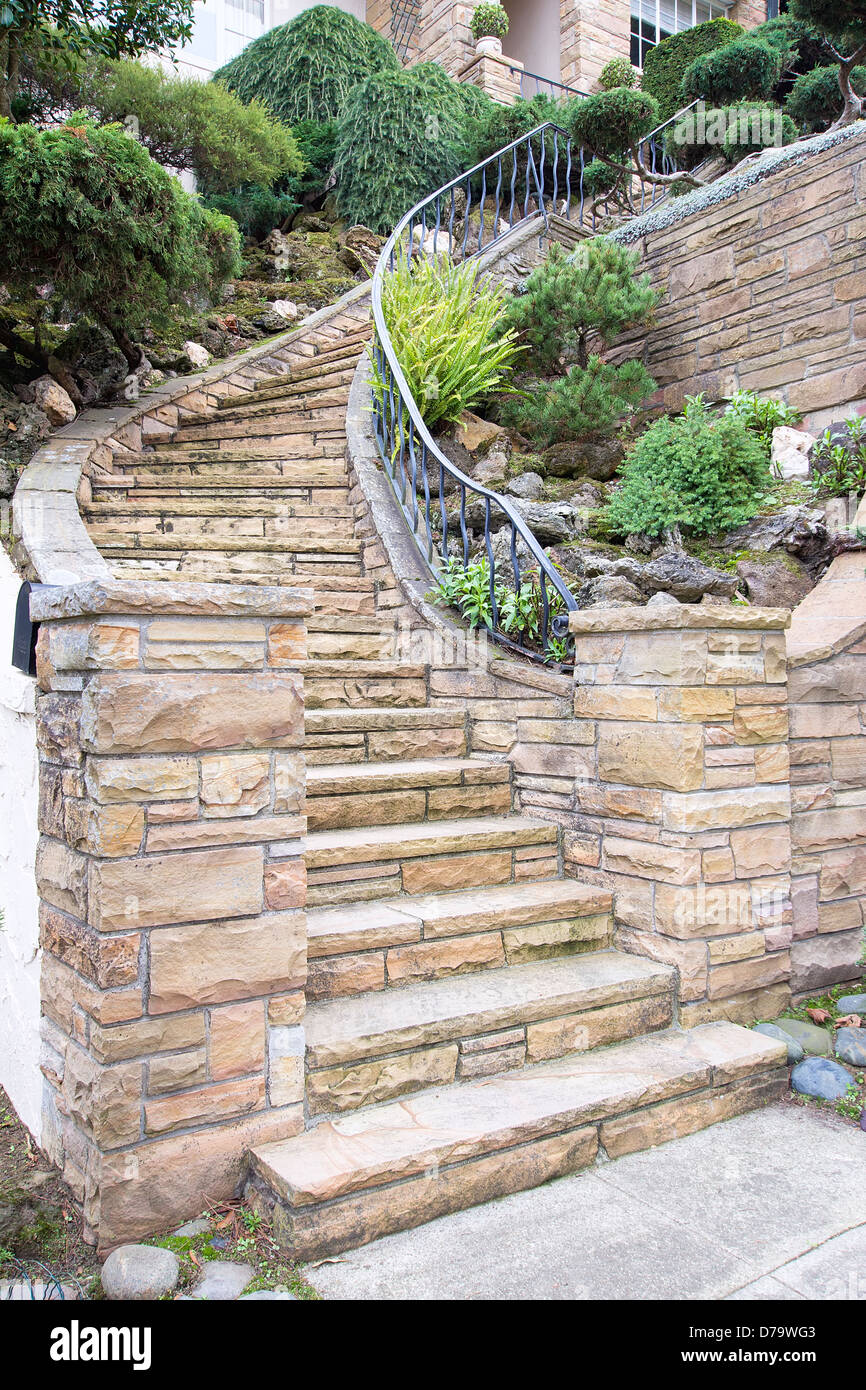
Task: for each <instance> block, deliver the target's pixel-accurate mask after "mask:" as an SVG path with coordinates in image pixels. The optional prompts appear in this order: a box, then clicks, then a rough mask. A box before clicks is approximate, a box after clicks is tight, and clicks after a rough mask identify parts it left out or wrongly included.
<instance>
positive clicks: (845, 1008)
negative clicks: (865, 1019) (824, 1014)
mask: <svg viewBox="0 0 866 1390" xmlns="http://www.w3.org/2000/svg"><path fill="white" fill-rule="evenodd" d="M836 1008H837V1009H838V1010H839V1012H840V1014H866V994H843V995H842V996H841V998H840V999H837V1000H836Z"/></svg>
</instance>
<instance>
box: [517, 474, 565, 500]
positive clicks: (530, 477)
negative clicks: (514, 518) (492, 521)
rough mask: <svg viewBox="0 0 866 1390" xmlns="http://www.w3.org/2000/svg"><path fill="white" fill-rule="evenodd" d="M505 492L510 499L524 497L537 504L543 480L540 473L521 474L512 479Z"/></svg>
mask: <svg viewBox="0 0 866 1390" xmlns="http://www.w3.org/2000/svg"><path fill="white" fill-rule="evenodd" d="M505 491H506V492H507V493H509V494H510V495H511V496H512V497H524V498H526V499H527V501H529V502H537V501H539V499H540V498H542V497H543V496H544V479H543V478H542V476H541V474H540V473H531V472H530V473H521V474H520V477H519V478H512V479H511V482H510V483H509V484H508V486H507V487H506V489H505ZM572 505H575V504H574V498H572Z"/></svg>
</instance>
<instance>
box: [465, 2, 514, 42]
mask: <svg viewBox="0 0 866 1390" xmlns="http://www.w3.org/2000/svg"><path fill="white" fill-rule="evenodd" d="M469 29H470V31H471V33H472V37H473V39H475V40H476V42H477V40H478V39H488V38H489V39H504V38H505V35H506V34H507V33H508V15H507V14H506V12H505V10H504V9H503V8H502V6H501V5H497V4H490V3H483V4H481V5H476V6H475V9H474V10H473V11H472V18H471V19H470V21H469Z"/></svg>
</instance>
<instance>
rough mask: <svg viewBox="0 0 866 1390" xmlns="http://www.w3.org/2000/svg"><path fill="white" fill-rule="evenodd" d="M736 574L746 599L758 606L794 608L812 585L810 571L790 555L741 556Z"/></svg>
mask: <svg viewBox="0 0 866 1390" xmlns="http://www.w3.org/2000/svg"><path fill="white" fill-rule="evenodd" d="M737 574H738V576H739V578H740V579H741V580H742V582H743V584H744V585H745V587H746V592H747V594H748V596H749V602H750V603H753V604H754V605H755V606H756V607H758V608H796V607H797V604H798V603H800V602H802V600H803V599H804V598H805V597H806V595H807V594H808V593H809V591H810V590H811V589H812V588H813V583H812V578H811V575H810V574H809V571H808V570H807V569H806V567H805V566H804V565H801V564H800V562H799V560H797V559H795V557H794V556H793V555H788V556H785V558H782V557H781V556H779V558H778V559H769V558H768V559H767V560H766V561H763V562H762V561H760V560H741V561H740V562H739V564H738V565H737Z"/></svg>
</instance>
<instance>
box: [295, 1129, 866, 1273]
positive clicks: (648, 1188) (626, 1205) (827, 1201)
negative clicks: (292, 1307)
mask: <svg viewBox="0 0 866 1390" xmlns="http://www.w3.org/2000/svg"><path fill="white" fill-rule="evenodd" d="M307 1275H308V1278H309V1280H310V1282H311V1284H312V1285H313V1286H314V1288H316V1289H317V1290H318V1291H319V1292H320V1293H321V1294H322V1296H323V1297H324V1298H329V1299H355V1298H358V1299H440V1298H441V1299H685V1298H713V1299H725V1298H734V1299H763V1298H780V1299H804V1298H805V1299H856V1298H859V1299H866V1134H864V1133H863V1132H861V1131H860V1130H859V1129H854V1128H851V1127H848V1126H844V1125H842V1124H839V1123H836V1122H835V1121H834V1120H833V1119H832V1118H831V1117H828V1116H824V1115H820V1114H818V1113H816V1112H815V1111H809V1110H805V1109H802V1110H801V1109H798V1108H796V1107H794V1106H791V1105H784V1104H783V1105H775V1106H771V1107H770V1108H769V1109H766V1110H761V1111H756V1112H754V1113H753V1114H750V1115H743V1116H740V1117H739V1118H737V1119H734V1120H728V1121H727V1122H726V1123H724V1124H717V1125H714V1126H713V1127H712V1128H710V1129H706V1130H703V1131H701V1132H700V1133H699V1134H693V1135H690V1136H689V1137H688V1138H685V1139H676V1140H673V1141H672V1142H671V1143H670V1144H664V1145H662V1146H661V1147H660V1148H657V1149H652V1150H649V1151H648V1152H646V1153H639V1154H631V1155H629V1156H628V1157H627V1158H621V1159H617V1160H615V1161H614V1162H607V1163H604V1164H602V1165H599V1166H597V1167H595V1168H592V1169H590V1170H588V1171H587V1172H585V1173H581V1174H578V1175H577V1176H575V1177H572V1178H561V1179H559V1180H558V1181H556V1182H552V1183H548V1184H547V1185H546V1186H545V1187H540V1188H536V1189H535V1190H533V1191H531V1192H520V1193H517V1194H516V1195H515V1196H513V1197H503V1198H500V1199H499V1200H498V1201H495V1202H489V1203H487V1204H486V1205H485V1206H481V1207H473V1208H472V1209H471V1210H469V1211H463V1212H458V1213H457V1214H456V1215H454V1216H445V1217H441V1218H440V1219H439V1220H437V1221H433V1222H431V1223H430V1224H429V1225H427V1226H420V1227H419V1228H418V1229H417V1230H414V1231H405V1232H403V1233H402V1234H400V1235H396V1236H388V1237H386V1238H385V1239H383V1240H378V1241H375V1242H374V1243H373V1244H371V1245H366V1246H363V1247H362V1248H361V1249H360V1250H355V1251H351V1252H349V1253H348V1254H345V1255H341V1256H336V1257H333V1258H332V1259H331V1260H327V1261H323V1262H321V1263H320V1264H318V1265H316V1264H314V1265H311V1266H310V1267H309V1269H308V1271H307Z"/></svg>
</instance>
